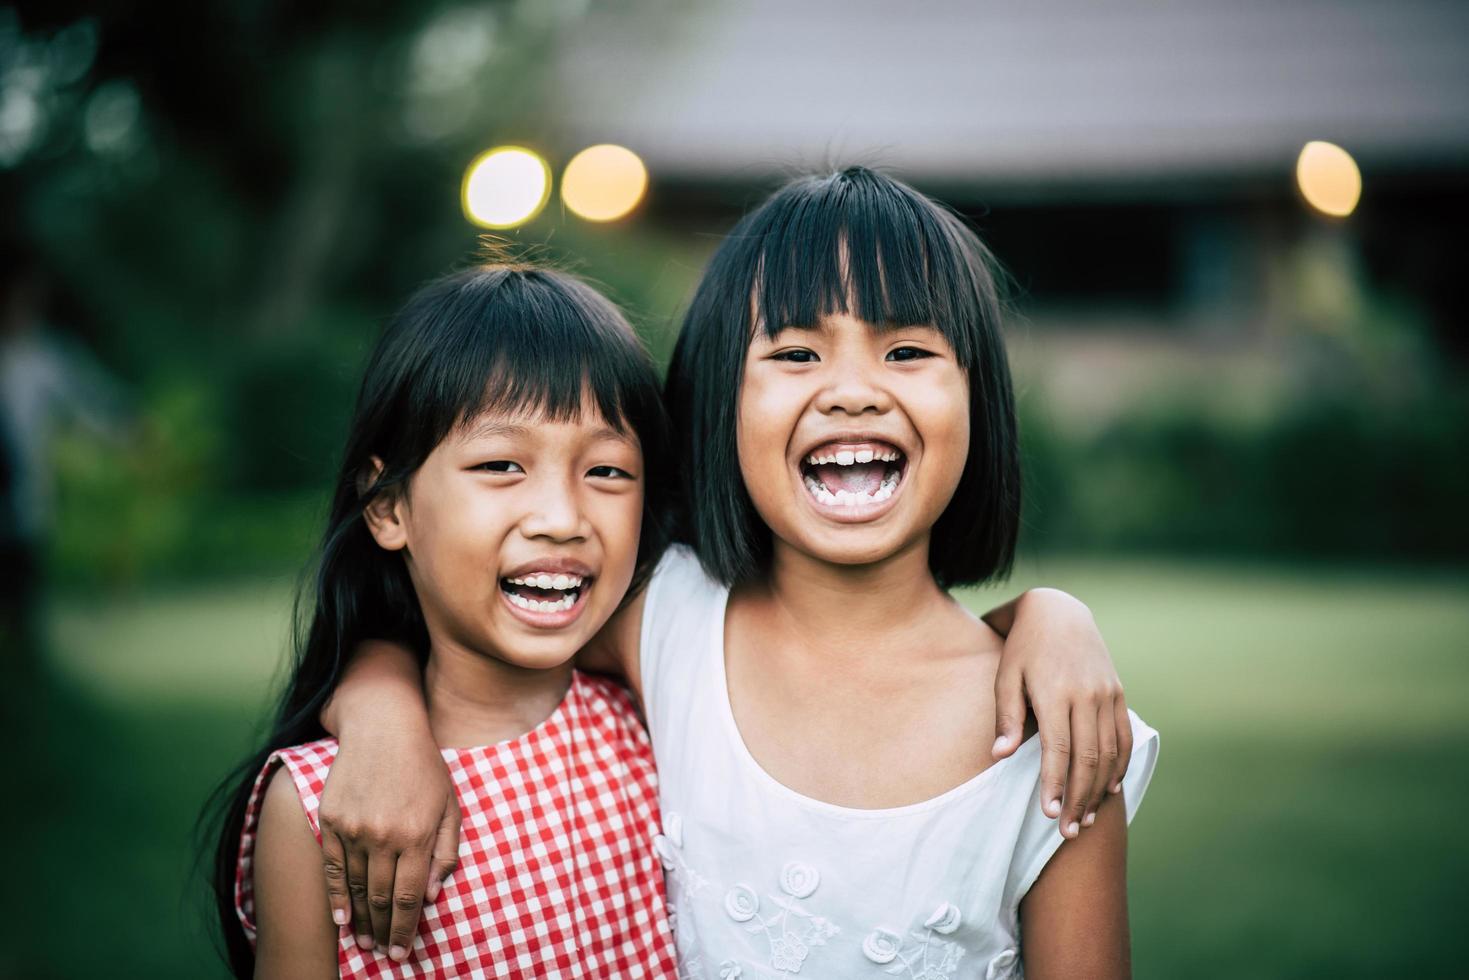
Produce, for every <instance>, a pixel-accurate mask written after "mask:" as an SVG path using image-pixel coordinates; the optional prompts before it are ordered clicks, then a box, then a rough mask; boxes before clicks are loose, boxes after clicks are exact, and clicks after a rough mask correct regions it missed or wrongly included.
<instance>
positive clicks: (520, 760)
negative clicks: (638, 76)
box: [214, 265, 674, 977]
mask: <svg viewBox="0 0 1469 980" xmlns="http://www.w3.org/2000/svg"><path fill="white" fill-rule="evenodd" d="M665 439H666V421H665V417H664V414H663V409H662V404H661V402H660V399H659V391H658V385H657V380H656V376H655V374H654V371H653V368H652V366H651V364H650V362H649V360H648V358H647V356H646V354H645V352H644V351H643V349H642V348H641V346H640V345H639V343H638V341H637V339H636V337H635V335H634V334H633V332H632V330H631V329H630V328H629V327H628V326H627V323H626V322H625V321H624V320H623V319H622V317H621V316H620V315H619V314H618V313H617V311H616V310H615V308H613V307H612V305H611V304H610V303H608V302H607V301H606V300H605V299H604V298H603V297H601V296H600V295H598V294H597V293H596V292H595V291H593V290H592V289H590V288H588V287H587V286H585V285H583V284H581V283H580V282H577V281H576V280H574V279H572V278H569V277H567V276H564V275H561V274H558V273H555V272H551V271H547V270H543V269H537V268H533V267H527V266H509V265H495V266H481V267H476V268H473V269H469V270H467V271H464V272H461V273H458V274H455V275H452V276H448V277H445V278H444V279H441V280H439V281H438V282H436V283H434V284H432V285H430V286H428V287H427V288H425V289H424V290H423V291H421V292H420V293H419V294H418V295H417V296H415V297H414V298H413V300H411V301H410V302H409V304H408V305H407V306H406V307H405V308H404V310H403V311H402V313H400V314H399V316H398V317H397V318H396V319H395V320H394V321H393V323H392V324H391V325H390V326H389V327H388V329H387V331H386V332H385V334H384V336H383V338H382V340H381V341H380V342H379V344H378V347H377V349H376V351H375V352H374V354H373V356H372V359H371V361H370V363H369V365H368V368H367V373H366V377H365V378H364V380H363V384H362V389H361V392H360V394H359V397H358V403H357V408H356V414H355V417H354V420H353V423H352V427H351V432H350V435H349V438H348V441H347V446H346V450H345V452H344V454H343V462H342V466H341V471H340V473H339V476H338V481H337V486H336V492H335V495H334V499H333V503H332V509H331V516H330V519H329V522H328V527H327V532H326V535H325V539H324V542H323V546H322V551H321V557H320V564H319V567H318V570H317V573H316V575H315V578H314V581H313V588H314V594H313V595H312V599H313V605H312V609H311V614H310V620H309V624H308V626H307V628H306V629H305V630H303V631H302V634H301V638H300V641H299V643H298V648H297V654H296V658H295V667H294V672H293V675H292V677H291V680H290V683H289V684H288V685H287V688H286V690H285V693H284V696H283V698H282V701H281V705H280V710H279V712H278V714H277V716H276V721H275V726H274V730H273V732H272V734H271V736H270V738H269V739H268V741H267V744H266V745H265V746H264V747H263V748H262V749H261V751H260V752H259V753H257V755H256V756H255V757H254V758H252V759H251V760H250V761H249V762H247V763H246V764H245V765H244V766H243V767H242V768H241V770H240V772H239V774H238V781H237V783H236V785H235V787H234V794H233V797H232V800H231V803H230V805H229V808H228V810H227V819H226V821H225V826H224V828H223V831H222V834H221V839H220V844H219V849H218V854H217V861H216V867H215V875H214V879H215V881H214V884H215V889H216V893H217V898H218V904H219V911H220V920H221V924H222V926H223V929H224V934H225V939H226V945H227V947H228V951H229V956H230V961H231V965H232V967H233V969H234V971H235V973H236V974H237V975H239V976H245V975H249V974H252V973H253V974H254V975H256V976H291V977H309V976H322V977H327V976H337V975H338V974H339V973H340V975H341V976H344V977H347V976H350V977H379V976H526V977H532V976H533V977H576V976H619V977H624V976H626V977H635V976H650V977H656V976H664V975H671V974H672V972H673V966H674V954H673V946H672V941H671V932H670V929H669V925H668V919H667V913H666V911H665V906H664V893H663V876H662V869H661V868H660V866H659V863H658V859H657V857H656V855H655V853H654V851H653V850H652V849H651V847H650V842H651V840H652V838H653V837H654V835H655V834H656V833H657V832H658V829H659V818H658V812H657V789H656V785H655V779H654V770H653V758H652V754H651V750H650V746H649V743H648V738H647V735H646V733H645V731H644V729H643V728H642V726H641V724H640V722H639V719H638V717H637V714H636V712H635V710H634V707H633V703H632V701H631V700H630V699H629V697H628V695H627V694H626V693H625V692H624V691H623V690H622V689H621V688H620V687H618V686H617V685H615V684H613V683H611V682H609V681H606V680H602V679H597V678H594V677H591V676H588V675H584V674H581V673H579V672H577V671H575V670H574V669H573V666H572V656H573V654H575V653H576V651H577V650H578V649H579V648H581V647H582V646H583V645H584V644H586V642H587V641H588V640H589V639H590V638H591V637H592V636H593V634H595V633H596V632H597V631H598V629H599V628H600V627H601V626H602V625H603V624H604V623H606V621H607V620H608V618H609V617H610V616H611V615H612V613H613V612H614V611H615V610H616V609H617V608H618V605H619V604H620V603H621V601H622V599H623V596H624V594H625V593H626V592H627V591H628V588H629V586H630V585H631V584H632V583H633V582H634V581H635V580H636V579H637V578H638V577H639V576H640V575H646V574H647V572H648V571H649V570H650V569H649V565H650V558H653V557H656V556H657V554H658V553H659V552H660V550H661V545H662V543H663V542H662V533H661V530H660V525H659V523H658V522H657V521H655V520H648V519H647V515H649V514H658V513H662V512H663V511H662V509H661V506H660V501H658V500H656V499H654V498H655V497H656V493H657V488H658V487H660V486H661V485H663V483H664V482H666V481H663V480H660V475H661V468H662V465H663V446H664V442H665ZM383 636H390V637H394V638H395V639H397V640H398V641H399V642H401V643H403V644H404V645H406V646H409V647H411V648H412V649H414V650H416V651H418V653H419V656H420V659H421V661H422V670H423V675H422V676H423V687H424V693H425V695H426V700H427V703H428V706H429V712H428V721H429V729H430V731H431V735H432V737H433V739H434V740H435V742H436V743H437V744H438V745H439V746H440V747H441V754H442V757H443V759H444V761H445V763H446V764H447V766H448V768H449V771H450V774H451V776H452V778H453V781H454V784H455V788H456V790H457V795H458V803H459V807H460V808H462V810H463V832H462V837H461V840H460V844H459V849H458V861H457V868H456V869H455V870H454V872H453V874H452V875H451V876H450V877H448V878H447V880H445V881H444V882H443V884H442V886H440V885H439V884H438V881H437V875H436V876H435V884H434V886H433V888H432V889H431V890H430V891H429V893H428V896H427V901H426V903H425V904H424V906H423V909H422V916H421V918H420V920H419V922H418V926H417V931H416V933H412V934H406V935H398V934H394V936H393V942H392V943H391V945H389V946H387V947H386V948H383V947H378V948H373V947H372V946H371V944H368V943H363V944H360V945H359V943H358V941H356V940H355V939H354V936H353V934H352V932H351V931H349V930H347V929H345V928H343V927H342V926H343V925H345V923H343V922H341V920H340V917H339V924H338V925H333V923H332V920H331V919H330V918H329V917H328V901H327V886H326V883H325V882H324V881H323V880H322V874H321V868H322V863H323V846H324V844H329V843H330V842H323V840H322V830H321V825H320V821H319V818H318V808H319V804H320V797H321V792H322V788H323V786H324V783H325V780H326V777H327V773H328V771H329V770H330V768H331V765H332V762H333V760H334V758H335V756H336V752H337V742H336V741H335V740H334V739H331V738H326V737H324V736H325V734H326V733H325V732H324V731H323V729H322V728H321V727H320V724H319V722H318V716H319V714H320V712H321V709H322V706H323V704H324V703H325V702H326V701H327V699H328V698H329V697H330V695H331V693H332V691H333V690H334V688H335V686H336V683H337V681H338V679H339V674H340V670H341V667H342V664H343V662H344V659H345V654H346V652H347V651H349V650H351V649H352V647H353V646H354V645H355V644H357V643H359V642H361V641H362V640H364V639H366V638H368V637H383ZM331 850H332V849H331V848H330V847H328V848H327V852H328V853H330V852H331ZM328 864H330V862H328ZM346 870H347V869H345V868H342V867H337V868H335V872H336V873H337V874H345V872H346ZM399 884H400V886H402V885H404V884H407V885H408V887H399V888H398V889H397V891H396V892H395V895H397V896H398V901H400V902H403V903H410V904H412V905H413V906H414V907H413V909H412V910H411V911H413V912H414V913H415V914H416V913H417V912H418V908H417V904H418V900H419V899H418V896H419V895H420V894H422V891H423V883H421V882H414V883H403V882H401V881H400V882H399ZM394 911H395V909H394V908H393V907H392V903H384V902H377V903H369V907H368V914H369V915H370V916H371V917H372V918H374V919H377V918H382V919H383V921H384V922H386V921H387V920H388V919H389V918H390V917H391V915H392V913H393V912H394Z"/></svg>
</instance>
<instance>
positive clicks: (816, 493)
mask: <svg viewBox="0 0 1469 980" xmlns="http://www.w3.org/2000/svg"><path fill="white" fill-rule="evenodd" d="M806 489H807V490H809V491H810V492H811V496H813V497H815V498H816V499H817V500H819V501H821V502H822V503H823V504H826V505H828V506H840V507H855V506H857V505H858V504H878V503H882V502H883V501H884V500H886V499H888V498H889V497H891V496H892V495H893V492H894V491H895V490H897V489H898V474H897V472H896V471H893V472H890V473H888V474H887V475H886V476H884V477H883V478H882V482H881V483H879V484H878V485H877V489H876V490H874V491H872V492H871V493H854V492H853V491H850V490H838V491H836V492H835V493H833V492H832V491H830V490H828V489H826V487H825V485H823V484H822V482H821V481H820V480H818V479H816V478H815V477H814V476H807V477H806Z"/></svg>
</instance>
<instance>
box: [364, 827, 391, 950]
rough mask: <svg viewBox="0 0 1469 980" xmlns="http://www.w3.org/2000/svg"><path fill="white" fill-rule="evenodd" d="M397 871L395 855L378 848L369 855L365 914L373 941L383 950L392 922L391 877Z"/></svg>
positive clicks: (385, 946)
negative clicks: (370, 925) (368, 918)
mask: <svg viewBox="0 0 1469 980" xmlns="http://www.w3.org/2000/svg"><path fill="white" fill-rule="evenodd" d="M397 870H398V855H397V853H395V852H393V851H388V850H383V849H381V848H379V849H376V850H374V851H372V852H371V854H369V856H368V865H367V914H368V916H369V917H370V918H371V921H372V938H373V941H374V942H375V943H377V944H378V945H379V946H381V947H383V948H384V949H386V948H387V946H388V932H389V926H390V924H391V923H392V920H393V875H394V874H395V873H396V872H397Z"/></svg>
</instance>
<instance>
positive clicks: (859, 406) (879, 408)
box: [816, 365, 893, 415]
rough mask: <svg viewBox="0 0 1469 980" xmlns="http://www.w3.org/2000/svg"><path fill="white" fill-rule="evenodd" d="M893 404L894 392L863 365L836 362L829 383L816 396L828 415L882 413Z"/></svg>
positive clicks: (818, 403) (823, 410)
mask: <svg viewBox="0 0 1469 980" xmlns="http://www.w3.org/2000/svg"><path fill="white" fill-rule="evenodd" d="M892 407H893V399H892V394H891V393H890V392H889V391H888V390H887V389H886V388H885V387H883V385H882V384H881V383H879V382H878V381H877V380H876V379H874V378H873V377H872V375H871V374H870V372H868V371H867V370H865V369H864V368H862V367H860V366H844V365H833V371H832V375H831V380H830V383H829V384H827V385H826V387H825V388H823V389H822V390H821V392H820V394H818V395H817V397H816V408H817V410H818V411H820V412H821V413H823V414H825V415H833V414H844V415H867V414H873V415H881V414H882V413H884V412H887V411H888V410H890V409H891V408H892Z"/></svg>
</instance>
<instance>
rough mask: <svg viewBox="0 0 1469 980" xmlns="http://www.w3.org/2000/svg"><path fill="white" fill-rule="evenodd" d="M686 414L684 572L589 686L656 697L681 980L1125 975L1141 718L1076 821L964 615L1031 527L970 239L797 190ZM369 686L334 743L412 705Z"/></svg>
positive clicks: (758, 246) (700, 328)
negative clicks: (959, 592) (347, 729)
mask: <svg viewBox="0 0 1469 980" xmlns="http://www.w3.org/2000/svg"><path fill="white" fill-rule="evenodd" d="M667 394H668V399H669V405H670V409H671V410H672V412H673V414H674V417H675V419H676V421H677V424H678V425H680V426H681V429H682V431H681V445H680V446H679V451H680V455H679V457H678V459H679V469H680V472H681V476H682V494H681V498H682V503H681V512H680V514H679V521H678V523H679V527H680V531H681V535H682V538H683V540H684V542H685V544H683V545H680V546H677V547H675V548H673V549H671V550H670V551H669V552H668V553H667V554H666V555H665V557H664V558H663V560H662V562H661V563H660V564H659V566H658V568H657V570H656V571H655V573H654V575H653V577H652V580H651V583H650V584H649V586H648V587H647V589H646V590H644V591H642V592H641V593H639V594H638V595H637V596H636V597H635V598H634V599H632V600H631V601H630V602H629V603H628V604H627V605H626V606H625V607H624V609H623V610H622V611H621V612H620V613H619V614H618V615H617V616H616V617H614V619H613V621H612V622H611V623H610V624H609V626H608V627H607V629H605V630H604V631H603V633H601V634H599V637H598V638H597V640H596V641H594V645H593V648H591V649H590V650H588V651H584V656H583V660H582V662H583V663H599V664H601V665H602V666H604V667H607V668H609V669H616V670H620V671H621V672H623V673H624V676H626V677H627V678H628V680H629V682H630V683H631V685H632V686H633V687H634V689H635V690H636V691H638V692H639V693H640V695H641V698H642V703H643V706H644V709H645V711H646V714H647V718H648V723H649V727H650V731H651V733H652V736H653V745H654V752H655V756H656V759H657V763H658V769H659V781H660V787H661V788H660V804H661V807H662V810H663V830H664V832H663V834H662V835H660V836H659V837H658V838H657V839H656V841H654V842H652V846H654V847H655V848H656V849H657V852H658V854H659V857H660V858H661V859H662V861H663V863H664V867H665V868H666V869H667V872H668V880H669V900H670V906H671V908H672V911H673V916H674V929H675V935H676V937H677V941H678V948H679V958H680V971H681V973H682V974H684V975H687V976H691V977H709V978H713V977H720V978H730V977H757V976H786V975H792V974H798V975H800V976H814V977H864V976H871V977H878V978H881V977H885V976H887V977H912V978H925V980H934V978H939V977H961V976H963V977H987V978H996V977H1012V976H1020V975H1021V974H1022V970H1024V971H1025V972H1026V973H1028V974H1029V975H1031V976H1032V977H1045V976H1063V975H1064V976H1086V977H1114V976H1126V975H1128V973H1129V946H1128V933H1127V903H1126V885H1125V866H1126V853H1125V852H1126V833H1127V827H1126V824H1127V822H1128V820H1129V819H1130V818H1131V816H1132V814H1133V812H1134V811H1135V809H1136V807H1137V805H1138V802H1139V801H1140V800H1141V797H1142V794H1143V791H1144V790H1145V789H1146V787H1147V784H1148V780H1149V778H1150V777H1151V774H1152V770H1153V764H1154V761H1155V758H1156V752H1157V733H1156V732H1154V731H1153V730H1152V729H1150V728H1148V727H1147V726H1146V725H1144V724H1143V723H1142V722H1141V721H1140V720H1139V719H1138V718H1137V716H1136V715H1134V714H1132V713H1131V712H1129V711H1128V710H1127V708H1126V707H1125V704H1124V703H1123V701H1122V699H1121V697H1120V691H1116V690H1113V691H1104V692H1103V694H1102V695H1101V696H1098V697H1094V698H1089V699H1086V700H1083V701H1081V702H1078V703H1076V704H1073V705H1072V706H1071V715H1070V729H1069V733H1081V734H1079V735H1078V736H1077V738H1076V740H1075V744H1074V755H1075V756H1076V757H1077V758H1079V759H1082V760H1083V761H1089V762H1091V763H1092V767H1093V771H1095V772H1096V773H1097V777H1096V778H1097V779H1098V780H1099V785H1101V786H1105V787H1108V788H1110V789H1111V795H1108V794H1107V793H1106V792H1105V791H1103V792H1101V793H1093V794H1091V795H1090V796H1089V797H1088V795H1087V793H1086V792H1085V790H1086V789H1087V787H1083V792H1082V793H1080V794H1078V795H1080V796H1081V797H1082V798H1083V799H1090V800H1091V801H1096V800H1100V801H1101V802H1100V803H1097V802H1090V803H1088V804H1087V805H1086V806H1085V807H1084V809H1083V810H1082V811H1081V812H1076V813H1074V814H1073V813H1072V812H1071V811H1070V810H1067V811H1066V813H1065V816H1061V815H1062V800H1061V793H1060V791H1059V787H1058V781H1057V780H1056V779H1054V778H1052V777H1050V776H1049V775H1048V776H1047V777H1046V778H1043V776H1042V765H1041V756H1042V746H1041V744H1040V741H1041V740H1040V739H1039V738H1038V737H1034V736H1033V737H1030V738H1028V739H1026V740H1024V743H1023V744H1021V745H1020V747H1019V749H1018V750H1016V751H1013V754H1012V753H1011V752H1009V751H1006V750H1005V746H1003V745H1001V746H998V747H994V746H992V744H991V739H990V737H988V736H989V735H992V734H993V732H994V731H995V717H996V712H997V711H1008V709H1009V707H1010V706H1007V705H1000V706H998V707H997V704H996V701H995V698H994V697H993V696H992V695H991V696H987V695H989V693H990V692H992V691H994V690H995V678H996V674H997V671H1000V670H1002V669H1003V667H1002V665H1001V653H1002V646H1003V641H1002V638H1001V637H1000V636H999V635H998V634H997V633H996V632H995V631H994V630H992V629H991V628H990V626H988V625H986V624H985V623H984V622H982V621H981V620H979V619H977V618H975V617H974V616H972V615H971V614H969V613H968V612H967V611H965V610H964V609H963V608H962V607H961V606H960V605H959V604H958V603H956V602H955V601H954V600H953V599H952V598H950V597H949V595H948V592H947V589H949V588H951V587H954V586H959V585H969V584H977V583H981V582H985V581H990V580H994V579H997V578H1001V577H1003V576H1004V575H1005V574H1006V573H1007V572H1008V570H1009V567H1010V564H1011V560H1012V556H1013V552H1014V547H1015V539H1016V534H1017V531H1018V527H1019V522H1020V468H1019V450H1018V445H1017V438H1016V424H1015V410H1014V401H1013V396H1012V392H1011V384H1010V377H1009V370H1008V366H1007V361H1006V356H1005V351H1004V347H1003V343H1002V339H1001V336H1000V300H999V295H998V290H997V288H996V283H995V272H994V265H993V263H992V260H991V259H990V256H989V253H988V252H987V251H986V250H985V248H984V246H983V245H982V244H981V243H980V242H979V240H978V239H977V238H976V237H975V236H974V234H973V232H971V231H970V230H969V229H968V228H967V227H966V226H965V225H964V223H963V222H962V221H961V220H960V219H958V218H957V217H956V216H954V215H953V214H952V213H951V212H949V211H947V210H945V209H944V208H943V207H942V206H940V205H938V204H936V203H935V202H933V201H931V200H929V199H928V198H926V197H924V196H923V195H921V194H919V193H918V192H917V191H915V190H913V189H912V188H910V187H908V186H906V185H904V184H902V183H900V182H898V181H895V180H892V179H891V178H888V177H885V176H883V175H880V174H876V173H873V172H872V171H869V170H866V169H863V168H852V169H849V170H845V171H842V172H840V173H836V174H832V175H829V176H826V177H820V178H808V179H804V180H799V181H796V182H794V183H793V184H791V185H789V186H788V187H786V188H785V189H784V190H782V191H781V192H779V193H777V194H776V195H775V196H774V197H772V198H771V199H770V200H769V201H767V202H766V203H765V204H764V205H762V206H761V207H760V208H759V209H757V210H756V211H754V212H752V213H751V214H750V215H749V216H748V217H746V218H745V220H744V221H742V222H741V223H740V225H739V226H738V227H736V229H735V230H734V231H733V232H732V233H731V234H730V235H729V236H728V238H727V239H726V240H725V242H724V243H723V245H722V246H721V247H720V249H719V250H718V252H717V253H716V254H715V257H714V258H713V260H712V261H711V264H710V267H709V269H708V271H707V272H706V274H705V277H704V279H703V281H702V283H701V285H700V287H699V290H698V293H697V294H696V296H695V298H694V300H693V303H692V305H691V307H690V310H689V313H688V315H687V318H686V320H685V323H684V327H683V330H682V333H681V335H680V338H679V343H678V347H677V349H676V350H675V353H674V361H673V364H672V366H671V368H670V374H669V379H668V391H667ZM358 659H359V661H361V660H362V659H363V658H362V657H360V656H359V658H358ZM397 662H400V663H401V662H406V658H403V657H401V656H400V657H398V658H397ZM374 680H375V681H376V687H375V688H373V691H374V693H373V694H372V697H371V698H368V699H365V700H364V697H365V696H364V695H363V694H362V693H361V692H362V691H363V690H367V689H368V688H369V687H370V686H371V685H370V684H369V681H368V679H367V678H366V676H365V675H364V676H362V677H361V678H360V683H358V684H357V692H358V693H356V694H354V696H353V698H352V699H347V698H345V697H344V695H342V694H339V696H338V697H339V701H341V702H342V703H341V704H339V705H337V706H336V707H335V708H334V710H336V711H338V712H340V713H341V716H342V717H341V718H338V719H329V727H331V723H332V722H333V721H336V722H341V721H342V720H343V719H345V718H346V717H347V716H348V715H351V716H353V717H357V718H367V717H371V713H372V712H380V711H381V710H383V708H384V706H385V705H387V706H391V705H393V704H395V703H398V702H401V701H403V700H405V698H404V697H403V696H402V695H401V691H402V690H404V689H406V688H403V687H400V688H399V692H400V693H399V694H398V695H393V694H391V693H389V687H388V685H387V683H386V681H385V680H381V679H376V678H375V679H374ZM407 700H411V699H407ZM1069 733H1068V731H1067V730H1065V729H1063V730H1062V731H1061V732H1060V733H1059V734H1057V733H1049V732H1048V733H1047V734H1048V735H1049V736H1050V741H1051V742H1052V744H1053V745H1054V743H1055V742H1056V741H1059V740H1062V739H1064V738H1066V737H1067V735H1068V734H1069ZM407 740H408V736H406V735H405V736H404V738H403V741H404V742H406V741H407ZM346 743H347V738H346V737H345V736H344V738H343V744H344V746H345V745H346ZM1010 748H1011V749H1012V750H1013V745H1012V746H1010ZM1049 748H1050V747H1049V746H1048V751H1049ZM395 751H396V750H395ZM409 757H411V756H410V755H409V754H408V753H407V752H406V750H405V751H404V753H403V756H402V758H409ZM1123 772H1125V775H1122V776H1119V775H1118V774H1120V773H1123ZM363 792H366V791H365V790H359V793H363ZM1067 795H1068V796H1070V795H1071V794H1070V793H1069V792H1068V794H1067ZM1118 797H1120V799H1119V798H1118ZM1058 817H1060V818H1061V819H1060V821H1059V823H1058V820H1057V818H1058ZM1083 827H1086V828H1090V829H1087V830H1086V831H1085V833H1084V834H1083V833H1082V828H1083Z"/></svg>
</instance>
